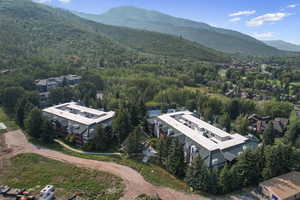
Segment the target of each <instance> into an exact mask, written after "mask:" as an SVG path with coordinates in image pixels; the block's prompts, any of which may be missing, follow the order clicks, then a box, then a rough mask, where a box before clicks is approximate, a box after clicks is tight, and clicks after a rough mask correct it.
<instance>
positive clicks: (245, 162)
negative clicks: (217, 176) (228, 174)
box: [235, 150, 261, 186]
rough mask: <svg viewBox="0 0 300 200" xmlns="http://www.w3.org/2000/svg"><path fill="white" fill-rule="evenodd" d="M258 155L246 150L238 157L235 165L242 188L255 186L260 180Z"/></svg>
mask: <svg viewBox="0 0 300 200" xmlns="http://www.w3.org/2000/svg"><path fill="white" fill-rule="evenodd" d="M259 159H260V158H259V155H257V154H256V152H254V151H251V150H246V151H245V152H244V153H243V154H242V155H241V156H239V158H238V161H237V163H236V164H235V167H236V170H237V171H238V176H239V177H240V179H241V180H242V182H241V184H242V185H243V186H248V185H254V184H257V183H258V182H259V180H260V171H261V169H260V168H259Z"/></svg>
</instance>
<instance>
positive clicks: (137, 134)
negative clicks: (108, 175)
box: [125, 126, 141, 154]
mask: <svg viewBox="0 0 300 200" xmlns="http://www.w3.org/2000/svg"><path fill="white" fill-rule="evenodd" d="M125 149H126V151H127V153H128V154H136V153H139V152H140V151H141V127H139V126H137V127H136V128H135V129H134V130H133V131H132V132H131V133H130V134H129V136H128V140H127V145H126V147H125Z"/></svg>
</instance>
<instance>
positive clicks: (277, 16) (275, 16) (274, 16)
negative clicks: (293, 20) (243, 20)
mask: <svg viewBox="0 0 300 200" xmlns="http://www.w3.org/2000/svg"><path fill="white" fill-rule="evenodd" d="M287 16H290V14H289V13H282V12H279V13H267V14H265V15H261V16H258V17H255V18H253V19H251V20H249V21H248V22H247V25H248V26H261V25H263V24H265V23H266V22H276V21H280V20H282V19H284V18H285V17H287Z"/></svg>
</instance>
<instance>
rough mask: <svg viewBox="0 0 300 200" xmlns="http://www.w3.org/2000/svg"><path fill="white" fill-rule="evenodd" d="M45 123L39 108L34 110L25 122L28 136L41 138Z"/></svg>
mask: <svg viewBox="0 0 300 200" xmlns="http://www.w3.org/2000/svg"><path fill="white" fill-rule="evenodd" d="M43 121H44V119H43V116H42V112H41V110H39V109H38V108H34V109H32V111H31V112H30V113H29V115H28V117H27V118H26V120H25V128H26V131H27V132H28V134H29V135H30V136H32V137H34V138H40V135H41V132H42V125H43Z"/></svg>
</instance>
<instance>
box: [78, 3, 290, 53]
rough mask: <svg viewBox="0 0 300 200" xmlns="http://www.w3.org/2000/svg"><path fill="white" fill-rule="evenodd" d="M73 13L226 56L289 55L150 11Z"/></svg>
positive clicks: (126, 9) (226, 32)
mask: <svg viewBox="0 0 300 200" xmlns="http://www.w3.org/2000/svg"><path fill="white" fill-rule="evenodd" d="M73 13H74V14H76V15H78V16H80V17H83V18H86V19H89V20H93V21H96V22H99V23H104V24H110V25H116V26H125V27H131V28H136V29H142V30H149V31H156V32H161V33H167V34H172V35H176V36H181V37H183V38H185V39H188V40H191V41H195V42H197V43H199V44H201V45H204V46H206V47H209V48H213V49H216V50H218V51H222V52H226V53H242V54H247V55H255V56H282V55H286V54H289V53H288V52H285V51H280V50H278V49H276V48H274V47H270V46H268V45H266V44H265V43H263V42H262V41H259V40H257V39H255V38H253V37H251V36H248V35H245V34H242V33H240V32H238V31H233V30H227V29H223V28H216V27H213V26H210V25H208V24H205V23H203V22H196V21H192V20H188V19H183V18H178V17H173V16H170V15H167V14H164V13H161V12H158V11H150V10H146V9H143V8H137V7H133V6H121V7H117V8H112V9H110V10H109V11H107V12H105V13H102V14H99V15H97V14H86V13H80V12H76V11H73Z"/></svg>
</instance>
